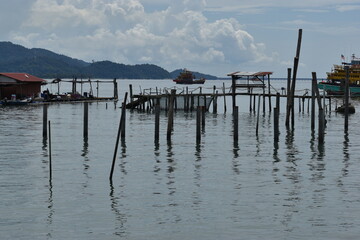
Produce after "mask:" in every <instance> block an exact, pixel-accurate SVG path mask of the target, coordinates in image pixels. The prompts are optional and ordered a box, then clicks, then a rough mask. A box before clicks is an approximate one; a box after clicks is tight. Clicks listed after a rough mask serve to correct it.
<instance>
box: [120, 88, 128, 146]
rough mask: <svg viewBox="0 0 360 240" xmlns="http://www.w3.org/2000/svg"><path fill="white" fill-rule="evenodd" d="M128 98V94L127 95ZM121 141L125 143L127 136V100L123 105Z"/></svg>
mask: <svg viewBox="0 0 360 240" xmlns="http://www.w3.org/2000/svg"><path fill="white" fill-rule="evenodd" d="M125 96H127V93H125ZM121 118H122V119H121V121H122V125H121V141H125V136H126V99H124V101H123V103H122V104H121Z"/></svg>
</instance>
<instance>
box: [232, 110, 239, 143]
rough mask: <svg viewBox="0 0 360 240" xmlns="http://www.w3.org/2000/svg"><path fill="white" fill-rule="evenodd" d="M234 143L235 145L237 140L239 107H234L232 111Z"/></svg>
mask: <svg viewBox="0 0 360 240" xmlns="http://www.w3.org/2000/svg"><path fill="white" fill-rule="evenodd" d="M233 115H234V116H233V117H234V142H235V143H237V142H238V140H239V107H238V106H235V109H234V114H233Z"/></svg>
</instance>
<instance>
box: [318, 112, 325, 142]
mask: <svg viewBox="0 0 360 240" xmlns="http://www.w3.org/2000/svg"><path fill="white" fill-rule="evenodd" d="M324 130H325V116H324V109H323V108H319V139H318V140H319V143H320V144H322V143H324V135H325V131H324Z"/></svg>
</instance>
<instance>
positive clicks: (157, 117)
mask: <svg viewBox="0 0 360 240" xmlns="http://www.w3.org/2000/svg"><path fill="white" fill-rule="evenodd" d="M159 132H160V99H159V98H157V99H156V105H155V142H156V143H157V142H159V136H160V134H159Z"/></svg>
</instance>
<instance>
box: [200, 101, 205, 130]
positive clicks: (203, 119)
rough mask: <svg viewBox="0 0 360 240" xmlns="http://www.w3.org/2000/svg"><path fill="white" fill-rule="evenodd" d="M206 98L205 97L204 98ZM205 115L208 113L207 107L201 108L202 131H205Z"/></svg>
mask: <svg viewBox="0 0 360 240" xmlns="http://www.w3.org/2000/svg"><path fill="white" fill-rule="evenodd" d="M204 98H205V96H204ZM205 113H206V107H205V106H201V126H202V129H203V130H204V129H205V120H206V119H205Z"/></svg>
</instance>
